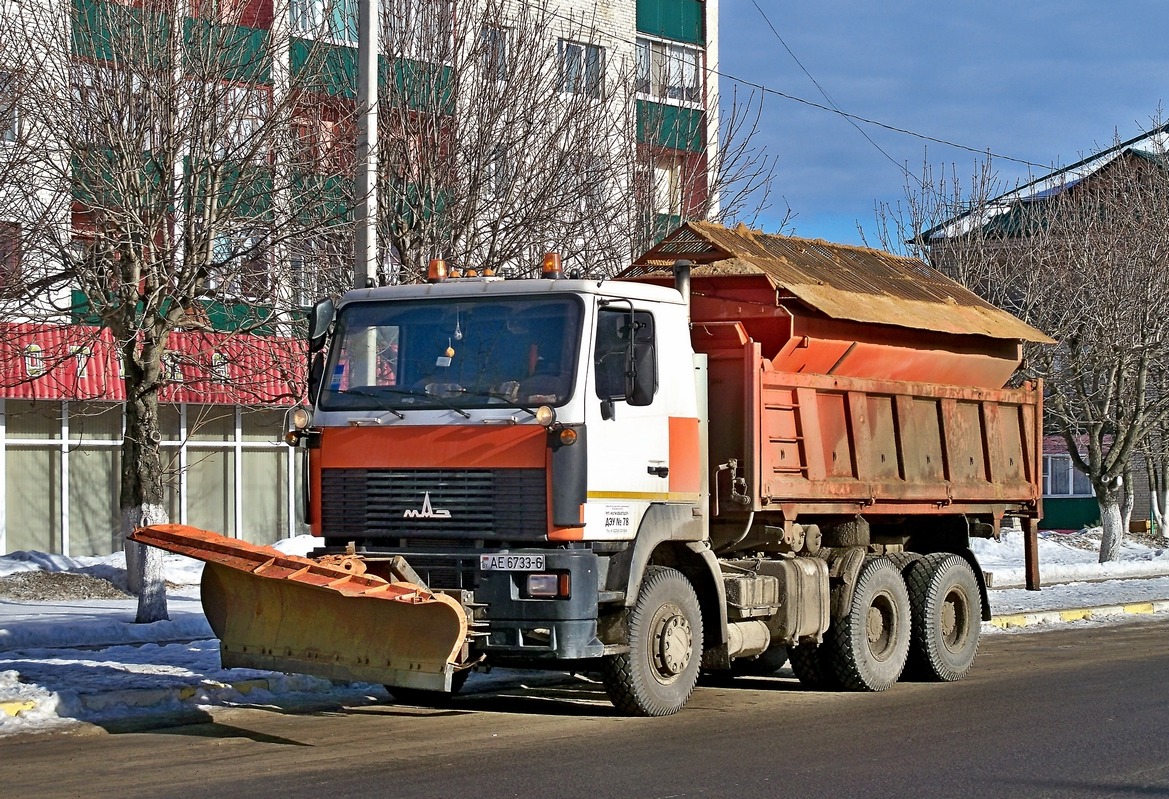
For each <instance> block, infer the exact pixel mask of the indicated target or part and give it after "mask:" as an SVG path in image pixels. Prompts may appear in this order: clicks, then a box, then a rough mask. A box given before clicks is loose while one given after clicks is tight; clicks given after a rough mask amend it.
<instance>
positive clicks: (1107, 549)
mask: <svg viewBox="0 0 1169 799" xmlns="http://www.w3.org/2000/svg"><path fill="white" fill-rule="evenodd" d="M1124 492H1125V487H1124V481H1123V479H1121V478H1119V477H1118V478H1116V479H1114V480H1113V481H1112V482H1110V483H1102V484H1100V485H1097V486H1096V503H1097V505H1099V507H1100V524H1101V526H1102V527H1103V528H1104V533H1103V535H1102V536H1101V538H1100V562H1101V563H1108V562H1109V561H1112V560H1116V558H1117V557H1118V556H1119V555H1120V545H1121V543H1122V542H1123V541H1124V512H1123V509H1122V507H1121V506H1122V504H1123V500H1124Z"/></svg>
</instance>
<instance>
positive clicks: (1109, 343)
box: [887, 137, 1169, 562]
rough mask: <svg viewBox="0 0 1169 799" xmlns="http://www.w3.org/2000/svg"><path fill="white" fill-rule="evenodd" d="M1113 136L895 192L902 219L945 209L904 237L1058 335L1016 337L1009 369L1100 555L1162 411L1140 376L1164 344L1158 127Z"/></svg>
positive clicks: (1165, 218)
mask: <svg viewBox="0 0 1169 799" xmlns="http://www.w3.org/2000/svg"><path fill="white" fill-rule="evenodd" d="M1127 144H1131V142H1129V143H1123V144H1122V143H1120V142H1118V143H1117V145H1116V146H1115V147H1113V148H1112V149H1111V150H1110V151H1109V152H1108V153H1106V154H1104V155H1103V156H1101V157H1099V158H1095V159H1090V160H1087V161H1085V162H1082V163H1081V164H1080V165H1078V168H1075V169H1068V170H1064V171H1062V172H1057V173H1055V174H1054V176H1053V177H1050V178H1048V179H1046V180H1045V181H1042V182H1039V183H1033V184H1029V185H1028V186H1027V187H1025V189H1023V190H1018V191H1013V192H1010V193H1007V194H1002V195H998V196H993V197H992V195H993V194H994V193H993V192H992V191H987V190H982V189H986V188H988V187H989V186H990V185H992V183H993V181H992V180H991V178H992V176H993V173H992V172H991V170H990V167H989V164H987V165H984V166H983V167H982V169H981V170H980V171H979V172H978V177H977V178H976V179H975V181H974V183H973V184H972V185H973V186H975V187H976V189H977V190H976V191H975V192H973V196H971V197H969V198H968V199H965V200H963V199H962V198H961V197H960V196H959V195H960V193H955V192H954V191H953V189H954V185H953V184H952V183H951V184H949V185H947V184H946V183H945V182H942V183H940V184H939V185H938V186H937V187H930V186H926V185H923V186H922V187H921V192H920V194H918V195H917V196H915V197H910V198H909V200H908V201H907V202H908V206H909V207H911V208H912V209H913V210H912V213H911V214H910V215H909V218H910V219H911V220H912V222H913V224H914V225H920V224H922V223H924V222H926V221H927V220H929V219H930V218H931V217H933V218H935V219H938V218H941V219H944V220H945V221H944V223H943V224H938V225H936V226H933V227H926V226H925V225H922V227H917V228H916V230H917V231H919V232H918V233H916V234H915V235H914V236H913V239H912V242H913V246H916V247H919V248H921V250H922V251H924V252H925V253H926V254H927V255H928V257H929V259H930V260H931V261H932V262H933V263H934V265H936V266H938V267H939V268H941V269H943V270H944V271H946V272H947V273H948V274H950V275H952V276H953V277H955V278H956V279H958V280H960V281H961V282H963V283H965V284H966V285H968V286H970V287H971V288H973V289H974V290H976V291H978V292H980V293H981V294H983V296H986V297H987V298H988V299H990V300H991V301H993V302H995V303H996V304H998V305H1001V306H1002V307H1005V308H1007V309H1009V310H1011V311H1013V312H1014V313H1016V314H1018V315H1019V316H1021V317H1022V318H1024V319H1026V320H1027V321H1028V322H1030V323H1031V324H1033V325H1035V326H1036V327H1038V328H1040V329H1041V330H1044V331H1045V332H1047V333H1048V334H1049V335H1051V336H1052V337H1053V338H1055V339H1056V340H1057V341H1058V344H1057V345H1056V346H1053V347H1032V348H1029V349H1028V352H1027V357H1026V360H1025V362H1024V366H1023V369H1022V370H1021V371H1020V375H1019V376H1020V377H1021V378H1035V377H1039V378H1043V379H1044V380H1045V389H1046V411H1047V413H1046V425H1047V427H1048V429H1050V430H1052V431H1054V432H1056V433H1058V434H1059V435H1061V436H1062V437H1063V438H1064V440H1065V442H1066V444H1067V449H1068V452H1069V453H1070V456H1071V459H1072V462H1073V464H1074V465H1075V466H1076V468H1078V469H1079V470H1081V471H1082V472H1084V473H1085V474H1086V475H1087V476H1088V478H1089V480H1090V481H1091V483H1092V487H1093V489H1094V491H1095V494H1096V499H1097V502H1098V504H1099V508H1100V517H1101V523H1102V525H1103V538H1102V541H1101V548H1100V560H1101V562H1105V561H1109V560H1113V559H1115V557H1116V556H1117V554H1118V553H1119V548H1120V544H1121V542H1122V541H1123V537H1124V534H1125V532H1126V530H1127V515H1128V514H1131V507H1132V500H1131V488H1132V486H1131V483H1132V479H1131V463H1132V460H1133V458H1134V457H1136V456H1137V455H1138V454H1140V452H1141V449H1140V448H1141V446H1142V443H1144V442H1146V440H1147V439H1148V437H1149V436H1150V434H1151V433H1152V431H1155V430H1157V429H1158V427H1159V426H1160V425H1162V424H1163V423H1164V422H1165V420H1166V418H1167V415H1169V396H1167V395H1166V394H1165V393H1164V392H1161V391H1155V390H1152V387H1153V386H1154V385H1156V384H1157V383H1158V382H1159V381H1160V380H1161V379H1162V373H1163V371H1164V364H1165V363H1166V359H1167V358H1169V320H1167V319H1166V317H1165V315H1164V313H1163V312H1162V310H1161V309H1162V308H1164V306H1165V303H1166V302H1167V301H1169V273H1167V270H1166V268H1165V266H1166V263H1167V262H1169V261H1167V259H1169V171H1167V170H1166V166H1167V162H1166V160H1165V152H1164V149H1163V147H1162V146H1161V144H1160V140H1159V139H1158V138H1156V137H1151V138H1148V139H1147V140H1146V141H1144V142H1143V143H1142V145H1141V146H1142V147H1143V148H1145V149H1134V148H1133V147H1131V146H1125V145H1127ZM946 192H949V193H948V194H946ZM939 212H940V213H939ZM888 229H896V226H893V227H892V228H887V230H888ZM904 230H905V228H904V227H902V228H901V231H902V232H903V231H904ZM922 230H924V231H925V233H924V234H922V233H920V231H922ZM1126 509H1127V510H1126Z"/></svg>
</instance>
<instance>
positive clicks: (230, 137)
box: [219, 86, 269, 161]
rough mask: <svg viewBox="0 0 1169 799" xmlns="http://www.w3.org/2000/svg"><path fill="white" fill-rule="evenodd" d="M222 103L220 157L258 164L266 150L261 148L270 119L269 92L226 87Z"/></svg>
mask: <svg viewBox="0 0 1169 799" xmlns="http://www.w3.org/2000/svg"><path fill="white" fill-rule="evenodd" d="M221 91H222V95H221V97H220V101H219V113H220V129H221V130H222V131H223V139H222V144H221V149H220V151H219V155H220V156H221V157H223V156H231V157H233V158H235V159H238V160H240V161H252V160H257V159H258V158H259V157H260V156H261V155H262V154H263V153H266V148H264V147H261V146H260V139H261V136H260V133H261V132H262V131H263V129H264V125H265V123H266V122H267V119H268V91H269V90H268V89H266V88H255V87H251V86H226V87H223V88H222V89H221Z"/></svg>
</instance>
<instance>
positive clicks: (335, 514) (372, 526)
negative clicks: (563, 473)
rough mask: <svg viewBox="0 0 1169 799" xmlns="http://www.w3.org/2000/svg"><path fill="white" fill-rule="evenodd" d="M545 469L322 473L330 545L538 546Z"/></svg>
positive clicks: (542, 521) (544, 513)
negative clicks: (374, 541)
mask: <svg viewBox="0 0 1169 799" xmlns="http://www.w3.org/2000/svg"><path fill="white" fill-rule="evenodd" d="M547 518H548V514H547V498H546V492H545V477H544V470H543V469H323V470H322V471H321V526H322V528H323V532H324V534H325V536H326V537H328V538H341V537H344V538H348V539H352V540H361V539H364V540H368V539H370V538H389V537H401V536H409V537H412V538H445V539H448V540H449V539H452V538H458V539H464V540H465V539H468V538H474V539H483V540H493V541H501V540H502V541H514V540H524V539H527V540H535V539H543V538H544V536H545V535H546V533H547Z"/></svg>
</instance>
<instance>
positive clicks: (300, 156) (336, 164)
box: [292, 97, 355, 175]
mask: <svg viewBox="0 0 1169 799" xmlns="http://www.w3.org/2000/svg"><path fill="white" fill-rule="evenodd" d="M292 131H293V134H294V137H295V138H294V141H295V144H296V148H295V152H294V156H293V165H294V166H295V167H298V168H300V169H302V170H304V171H305V172H312V173H317V174H325V175H339V174H342V173H345V172H346V171H347V170H348V169H349V168H350V167H351V166H352V164H353V155H354V154H353V142H354V137H355V134H354V132H353V130H352V122H351V117H350V115H349V114H348V113H347V112H346V110H343V109H342V108H340V107H338V106H337V105H336V104H335V103H330V102H329V101H328V100H326V99H322V98H318V97H310V98H306V99H305V100H302V101H301V104H300V105H299V106H298V107H297V109H296V110H295V112H294V113H293V117H292Z"/></svg>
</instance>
